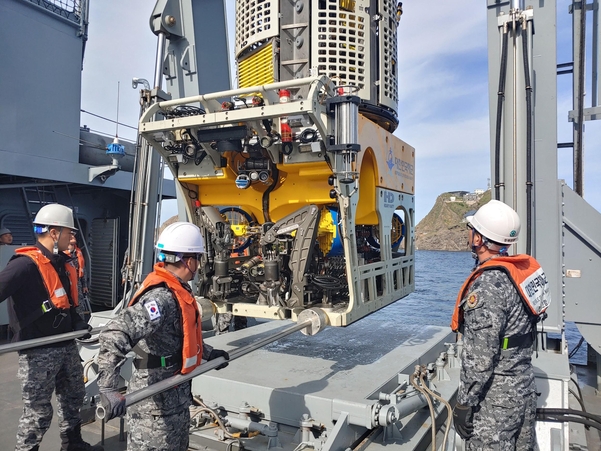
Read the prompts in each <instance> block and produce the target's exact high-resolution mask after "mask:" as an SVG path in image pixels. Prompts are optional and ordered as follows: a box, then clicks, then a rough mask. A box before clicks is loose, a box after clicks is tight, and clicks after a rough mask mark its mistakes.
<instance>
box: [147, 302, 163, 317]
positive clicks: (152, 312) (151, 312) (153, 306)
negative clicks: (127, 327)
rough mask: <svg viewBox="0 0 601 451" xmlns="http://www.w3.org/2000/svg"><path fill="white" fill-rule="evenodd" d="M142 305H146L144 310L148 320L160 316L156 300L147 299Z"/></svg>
mask: <svg viewBox="0 0 601 451" xmlns="http://www.w3.org/2000/svg"><path fill="white" fill-rule="evenodd" d="M144 307H146V310H147V311H148V316H149V318H150V321H155V320H157V319H159V318H160V317H161V311H160V310H159V306H158V305H157V302H156V301H149V302H147V303H145V304H144Z"/></svg>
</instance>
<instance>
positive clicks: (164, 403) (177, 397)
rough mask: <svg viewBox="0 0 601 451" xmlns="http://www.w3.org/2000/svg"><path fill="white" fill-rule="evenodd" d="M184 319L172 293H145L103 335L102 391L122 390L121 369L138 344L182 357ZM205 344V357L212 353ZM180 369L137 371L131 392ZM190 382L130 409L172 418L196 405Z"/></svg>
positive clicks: (159, 290)
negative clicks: (192, 403) (120, 387)
mask: <svg viewBox="0 0 601 451" xmlns="http://www.w3.org/2000/svg"><path fill="white" fill-rule="evenodd" d="M182 339H183V331H182V320H181V312H180V307H179V305H178V302H177V300H176V299H175V298H174V297H173V295H172V294H171V292H170V291H169V290H168V289H167V288H165V287H158V288H154V289H152V290H149V291H148V292H147V293H145V294H144V295H143V296H142V297H141V298H140V300H139V301H138V302H136V304H134V305H133V306H131V307H128V308H126V309H125V310H123V311H122V312H121V313H120V314H119V315H118V316H117V317H116V318H114V319H113V320H112V321H111V322H110V323H108V325H107V328H106V329H105V330H104V331H103V332H102V333H101V334H100V350H99V352H98V357H97V361H98V367H99V374H98V387H99V388H100V389H101V391H106V390H109V389H117V388H118V387H119V369H120V367H121V366H122V365H123V364H124V363H125V360H126V355H127V354H128V353H129V352H130V351H131V350H132V349H133V348H134V347H135V346H136V345H138V346H139V347H140V348H141V349H142V351H144V352H145V353H148V354H154V355H156V356H170V355H174V356H178V355H180V356H181V352H182ZM211 349H212V348H211V347H210V346H208V345H206V344H203V358H205V359H206V358H207V356H208V355H209V354H210V352H211ZM179 369H180V367H179V366H172V367H167V368H152V369H139V370H138V369H135V368H134V369H133V374H132V376H131V379H130V381H129V385H128V392H133V391H136V390H139V389H141V388H144V387H147V386H149V385H151V384H155V383H157V382H160V381H162V380H163V379H166V378H168V377H171V376H173V375H174V374H176V373H178V372H179ZM190 385H191V384H190V382H186V383H184V384H181V385H179V386H177V387H174V388H171V389H169V390H167V391H165V392H163V393H160V394H158V395H155V396H153V397H151V398H148V399H146V400H144V401H142V402H140V403H138V404H135V405H133V406H131V407H130V408H128V411H129V412H133V411H135V412H140V413H148V414H151V415H171V414H175V413H178V412H181V410H182V409H185V408H187V407H188V406H189V405H190V404H191V402H192V395H191V392H190Z"/></svg>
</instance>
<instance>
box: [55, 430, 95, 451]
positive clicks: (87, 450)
mask: <svg viewBox="0 0 601 451" xmlns="http://www.w3.org/2000/svg"><path fill="white" fill-rule="evenodd" d="M61 451H104V448H103V447H102V446H100V445H94V446H92V445H90V444H89V443H86V442H84V441H83V438H81V425H77V426H75V427H74V428H73V429H72V430H70V431H67V432H61Z"/></svg>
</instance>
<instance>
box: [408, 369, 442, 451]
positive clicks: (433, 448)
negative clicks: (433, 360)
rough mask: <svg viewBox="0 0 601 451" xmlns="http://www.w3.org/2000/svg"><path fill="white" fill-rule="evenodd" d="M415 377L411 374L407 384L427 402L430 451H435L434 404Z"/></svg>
mask: <svg viewBox="0 0 601 451" xmlns="http://www.w3.org/2000/svg"><path fill="white" fill-rule="evenodd" d="M419 371H421V370H420V369H416V372H419ZM415 377H416V373H413V374H411V376H409V383H410V384H411V385H412V386H413V388H415V389H416V390H417V391H418V392H420V393H421V394H422V395H424V398H426V401H427V402H428V408H429V409H430V420H431V421H432V427H431V428H430V430H431V432H432V438H431V441H432V443H431V445H432V446H431V449H432V451H436V414H435V412H434V404H433V403H432V399H431V398H430V395H429V394H428V392H426V390H424V389H423V388H421V387H420V386H419V384H418V383H417V382H416V381H415Z"/></svg>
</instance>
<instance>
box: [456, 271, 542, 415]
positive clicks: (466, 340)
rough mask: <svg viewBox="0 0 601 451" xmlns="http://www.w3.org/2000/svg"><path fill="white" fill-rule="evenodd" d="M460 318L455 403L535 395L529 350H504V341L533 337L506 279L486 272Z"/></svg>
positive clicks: (472, 403)
mask: <svg viewBox="0 0 601 451" xmlns="http://www.w3.org/2000/svg"><path fill="white" fill-rule="evenodd" d="M461 308H463V314H464V321H465V322H464V328H465V329H464V336H463V352H462V355H461V360H462V365H461V384H460V386H459V392H458V395H457V402H459V403H461V404H464V405H469V406H477V405H478V404H479V403H480V401H482V399H484V397H486V396H488V397H495V398H498V399H502V398H504V397H515V396H526V395H528V394H531V393H532V392H533V391H534V390H535V386H534V371H533V369H532V351H533V346H532V345H530V346H526V347H515V348H510V349H507V350H502V347H501V343H502V340H503V338H505V337H510V336H514V335H523V334H528V333H530V332H532V327H534V326H533V323H532V321H531V319H530V316H529V315H528V313H527V312H526V309H525V306H524V303H523V302H522V300H521V299H520V297H519V296H518V293H517V291H516V289H515V288H514V286H513V285H512V283H511V281H510V280H509V278H508V277H507V275H506V274H505V273H504V272H502V271H498V270H490V271H485V272H484V273H483V274H482V275H481V276H480V277H478V278H477V279H476V280H475V281H474V283H473V284H472V286H471V287H470V289H469V290H468V292H467V294H466V295H465V297H464V299H463V300H462V301H461Z"/></svg>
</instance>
